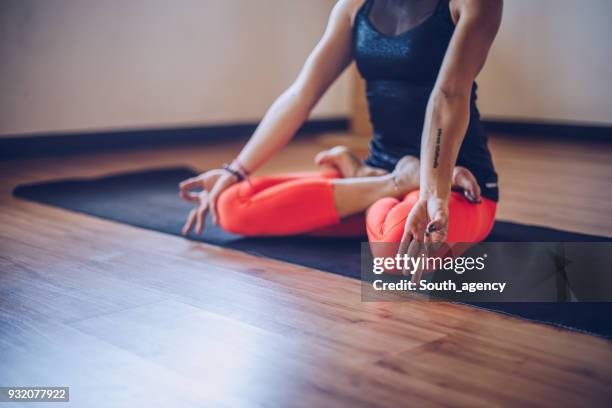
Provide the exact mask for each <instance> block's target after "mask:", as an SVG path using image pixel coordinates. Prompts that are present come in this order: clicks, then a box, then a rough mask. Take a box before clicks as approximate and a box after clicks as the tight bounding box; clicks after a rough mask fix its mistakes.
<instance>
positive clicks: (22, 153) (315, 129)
mask: <svg viewBox="0 0 612 408" xmlns="http://www.w3.org/2000/svg"><path fill="white" fill-rule="evenodd" d="M482 123H483V126H484V127H485V129H486V130H487V132H489V133H493V132H494V133H507V134H512V135H517V136H519V135H520V136H522V137H538V138H539V137H555V138H565V139H575V140H600V141H607V142H612V126H592V125H582V124H568V123H543V122H539V123H537V122H518V121H516V122H515V121H502V120H483V121H482ZM256 126H257V123H241V124H228V125H213V126H196V127H176V128H162V129H136V130H118V131H100V132H95V131H93V132H82V133H76V132H75V133H54V134H36V135H31V136H30V135H28V136H7V137H0V159H3V160H6V159H16V158H23V157H31V156H50V155H61V154H67V153H76V152H88V151H90V152H91V151H101V150H112V149H124V148H136V147H142V146H164V145H166V146H167V145H174V144H181V143H207V142H211V141H220V140H227V139H228V138H240V137H247V136H249V135H250V134H251V133H253V131H254V130H255V128H256ZM349 129H350V119H348V118H344V117H337V118H330V119H312V120H309V121H307V122H306V123H305V124H304V126H302V128H301V129H300V130H299V131H298V136H299V135H307V134H313V133H322V132H347V131H349Z"/></svg>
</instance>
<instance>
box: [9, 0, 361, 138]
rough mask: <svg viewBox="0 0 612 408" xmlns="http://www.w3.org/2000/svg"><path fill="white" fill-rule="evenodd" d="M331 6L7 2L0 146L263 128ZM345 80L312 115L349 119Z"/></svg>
mask: <svg viewBox="0 0 612 408" xmlns="http://www.w3.org/2000/svg"><path fill="white" fill-rule="evenodd" d="M333 4H334V1H333V0H309V1H293V0H291V1H288V0H257V1H253V0H172V1H170V0H53V1H50V0H1V1H0V136H1V135H15V134H28V133H31V132H43V133H46V132H61V131H80V130H110V129H119V128H140V127H145V128H149V127H162V126H176V125H179V126H185V125H200V124H213V123H215V124H216V123H228V122H229V123H233V122H240V121H255V120H258V119H259V118H260V117H261V115H262V114H263V113H264V112H265V109H266V108H267V107H268V106H269V104H270V103H271V102H272V101H273V99H274V98H275V97H276V96H278V94H279V93H280V92H282V90H283V89H285V87H287V86H288V85H289V84H290V83H291V81H292V80H293V79H294V78H295V76H296V75H297V73H298V71H299V68H300V67H301V65H302V63H303V62H304V60H305V58H306V56H307V55H308V53H309V51H310V50H311V49H312V48H313V46H314V45H315V44H316V42H317V40H318V39H319V38H320V36H321V34H322V33H323V30H324V28H325V25H326V23H327V18H328V15H329V12H330V10H331V8H332V7H333ZM349 79H350V78H346V76H345V78H342V80H341V81H340V83H338V84H336V85H335V86H334V87H333V88H332V89H331V90H330V91H329V92H328V94H327V95H326V97H325V98H324V100H323V101H322V102H321V103H320V105H319V106H318V107H317V109H316V110H315V115H316V116H317V117H329V116H339V115H340V116H346V115H348V113H349V109H350V89H349V88H350V81H349Z"/></svg>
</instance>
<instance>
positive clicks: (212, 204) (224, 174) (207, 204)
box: [179, 169, 238, 235]
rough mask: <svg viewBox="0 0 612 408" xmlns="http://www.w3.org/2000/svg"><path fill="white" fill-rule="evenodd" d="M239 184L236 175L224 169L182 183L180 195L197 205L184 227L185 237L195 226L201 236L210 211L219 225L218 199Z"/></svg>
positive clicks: (207, 172)
mask: <svg viewBox="0 0 612 408" xmlns="http://www.w3.org/2000/svg"><path fill="white" fill-rule="evenodd" d="M237 182H238V178H237V177H236V176H235V175H234V174H232V173H230V172H229V171H227V170H223V169H214V170H209V171H206V172H204V173H202V174H200V175H199V176H196V177H192V178H189V179H187V180H184V181H182V182H181V183H180V184H179V189H180V193H179V195H180V196H181V197H182V198H183V199H185V200H187V201H191V202H193V203H194V204H195V208H194V209H193V210H191V212H190V213H189V216H188V217H187V222H186V223H185V226H184V227H183V235H187V234H189V231H191V229H192V228H193V227H194V225H195V232H196V234H200V233H201V232H202V230H203V229H204V222H205V220H206V214H207V213H208V211H210V215H211V216H212V220H213V223H214V224H217V222H218V216H217V208H216V203H217V198H219V196H220V195H221V193H222V192H223V191H225V190H226V189H227V188H228V187H230V186H231V185H233V184H236V183H237ZM193 190H201V191H193Z"/></svg>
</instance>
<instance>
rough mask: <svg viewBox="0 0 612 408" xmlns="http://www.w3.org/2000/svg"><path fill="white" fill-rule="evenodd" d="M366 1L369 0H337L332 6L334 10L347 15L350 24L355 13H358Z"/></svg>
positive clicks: (353, 19)
mask: <svg viewBox="0 0 612 408" xmlns="http://www.w3.org/2000/svg"><path fill="white" fill-rule="evenodd" d="M367 1H371V0H338V2H337V3H336V5H335V6H334V11H335V12H337V13H338V14H340V15H343V16H345V17H348V18H349V20H350V22H351V26H352V25H353V23H354V21H355V18H356V17H357V13H359V10H361V8H362V7H363V6H364V4H365V3H366V2H367Z"/></svg>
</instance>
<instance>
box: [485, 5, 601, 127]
mask: <svg viewBox="0 0 612 408" xmlns="http://www.w3.org/2000/svg"><path fill="white" fill-rule="evenodd" d="M504 3H505V4H504V18H503V22H502V26H501V29H500V32H499V35H498V38H497V40H496V42H495V44H494V47H493V49H492V52H491V54H490V56H489V60H488V62H487V65H486V67H485V69H484V71H483V72H482V73H481V75H480V77H479V81H478V82H479V85H480V92H479V96H480V101H479V102H480V103H479V106H480V108H481V110H482V112H483V116H485V117H487V118H501V119H514V120H536V121H552V122H560V121H569V122H585V123H592V124H607V125H610V124H612V1H611V0H506V1H505V2H504Z"/></svg>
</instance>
